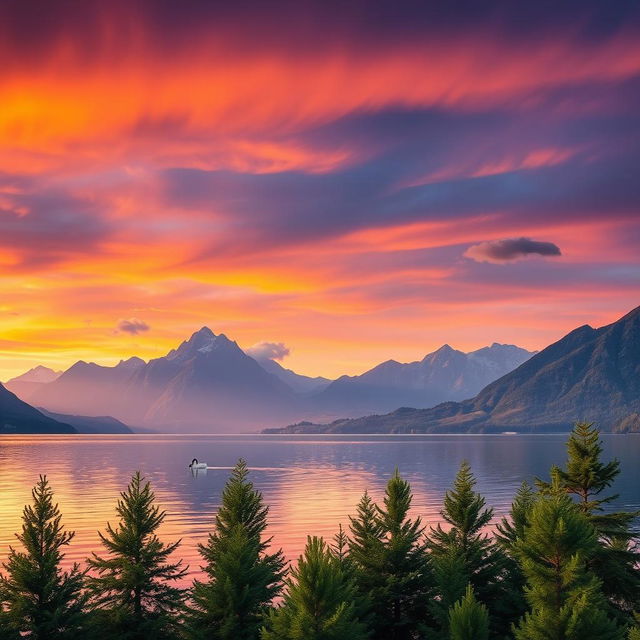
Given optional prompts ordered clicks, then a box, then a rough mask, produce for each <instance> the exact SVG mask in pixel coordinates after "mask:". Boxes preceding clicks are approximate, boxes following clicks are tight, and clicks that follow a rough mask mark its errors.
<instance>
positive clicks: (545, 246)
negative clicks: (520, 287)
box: [464, 238, 562, 262]
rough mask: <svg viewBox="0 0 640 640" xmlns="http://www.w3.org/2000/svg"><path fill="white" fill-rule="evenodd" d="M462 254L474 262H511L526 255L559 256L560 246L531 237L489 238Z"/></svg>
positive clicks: (560, 253)
mask: <svg viewBox="0 0 640 640" xmlns="http://www.w3.org/2000/svg"><path fill="white" fill-rule="evenodd" d="M464 255H465V256H466V257H467V258H471V259H472V260H475V261H476V262H511V261H513V260H520V259H521V258H526V257H528V256H536V255H537V256H560V255H562V252H561V251H560V247H558V245H556V244H554V243H553V242H541V241H539V240H532V239H531V238H506V239H504V240H490V241H489V242H481V243H480V244H474V245H473V246H471V247H469V248H468V249H467V250H466V251H465V253H464Z"/></svg>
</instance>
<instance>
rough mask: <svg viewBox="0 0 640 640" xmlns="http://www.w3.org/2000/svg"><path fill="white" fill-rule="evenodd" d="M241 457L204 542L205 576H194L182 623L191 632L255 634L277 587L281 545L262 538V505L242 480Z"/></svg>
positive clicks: (240, 639) (242, 637)
mask: <svg viewBox="0 0 640 640" xmlns="http://www.w3.org/2000/svg"><path fill="white" fill-rule="evenodd" d="M247 476H248V470H247V465H246V463H245V462H244V460H240V461H238V464H237V465H236V467H235V468H234V470H233V471H232V473H231V478H230V479H229V481H228V482H227V484H226V486H225V488H224V491H223V493H222V506H221V507H220V509H219V511H218V513H217V515H216V519H215V522H216V528H215V531H214V532H213V533H211V534H210V535H209V540H208V542H207V544H206V545H200V554H201V555H202V557H203V559H204V560H205V566H204V567H203V570H204V572H205V573H206V575H207V580H206V582H201V581H197V580H196V581H195V583H194V587H193V592H192V607H191V609H190V611H189V614H188V616H187V626H188V628H189V629H190V633H191V636H192V637H195V638H211V639H216V640H254V639H257V638H258V635H259V632H260V627H261V625H262V619H263V616H264V612H265V610H266V608H267V606H268V605H269V604H270V603H271V601H272V599H273V598H274V597H276V596H277V595H278V594H279V593H280V591H281V589H282V579H283V576H284V565H285V562H284V559H283V555H282V551H278V552H276V553H271V554H270V553H267V547H268V546H269V544H270V542H271V538H268V539H263V534H264V531H265V529H266V527H267V515H268V512H269V510H268V507H265V506H264V504H263V500H262V495H261V494H260V493H259V492H258V491H256V490H255V489H254V487H253V484H252V483H251V482H249V481H248V480H247Z"/></svg>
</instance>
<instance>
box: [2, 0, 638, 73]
mask: <svg viewBox="0 0 640 640" xmlns="http://www.w3.org/2000/svg"><path fill="white" fill-rule="evenodd" d="M0 6H1V9H0V25H3V27H4V28H3V29H2V31H1V32H0V35H1V36H2V39H3V40H4V41H6V42H7V43H9V44H10V45H11V48H12V49H13V50H15V51H19V52H20V53H21V55H20V56H18V57H19V58H21V59H22V58H24V59H25V61H26V62H28V61H30V60H33V59H37V58H40V57H43V56H46V54H47V52H48V51H49V50H50V49H51V48H52V47H53V46H55V45H56V44H57V43H60V42H66V43H72V46H73V47H74V48H75V49H76V50H77V51H78V52H79V53H81V54H82V55H83V56H84V57H85V58H86V59H91V58H92V57H95V58H98V57H99V55H100V50H101V47H102V46H105V44H107V45H110V46H111V47H113V48H120V49H122V50H123V51H124V52H126V50H127V49H128V48H132V47H134V46H135V45H136V44H137V41H138V39H139V38H136V36H140V31H142V32H143V33H144V39H145V41H146V42H147V43H150V44H151V45H152V46H154V47H155V48H157V49H158V50H162V49H164V51H165V52H166V55H169V56H170V55H171V53H170V52H172V51H173V50H174V49H175V48H176V47H180V46H188V45H189V43H190V42H192V41H193V39H194V37H199V36H202V35H204V36H208V37H209V38H210V39H212V40H225V41H227V42H229V43H234V41H235V44H236V47H237V48H238V49H245V50H246V49H247V48H253V49H258V48H269V49H270V50H274V49H275V50H281V49H287V48H292V47H293V48H295V49H296V50H297V51H300V50H303V51H304V50H307V51H309V50H317V49H318V48H319V47H322V46H327V45H331V44H332V43H336V42H339V43H347V44H349V45H350V46H362V45H365V46H369V47H373V46H376V47H380V46H392V45H394V44H396V45H397V44H398V43H402V44H406V43H407V42H411V41H413V42H424V41H425V40H429V39H442V40H446V39H447V38H448V37H455V36H459V35H460V34H465V33H469V32H478V31H483V32H485V33H490V34H492V35H493V37H494V39H496V40H501V41H507V42H508V41H512V42H518V43H519V44H522V43H523V42H526V41H531V40H537V41H539V40H540V39H541V38H544V37H545V36H552V35H556V34H557V33H562V34H568V35H567V37H569V35H570V36H571V37H573V38H575V39H577V40H579V41H583V42H586V43H593V42H597V41H599V40H602V39H604V38H607V37H610V36H611V35H612V34H615V33H616V32H619V31H620V30H621V29H623V28H624V29H627V30H630V29H634V28H635V29H636V30H637V25H638V24H639V23H640V20H638V17H639V14H640V8H639V6H638V3H637V2H631V1H629V2H627V1H625V0H620V1H619V2H609V3H605V2H601V1H599V0H565V2H563V3H549V2H535V3H522V2H513V1H512V0H492V1H491V2H489V3H478V2H476V1H474V0H457V1H455V2H450V3H437V2H432V3H429V2H424V0H402V1H401V2H398V1H397V0H377V1H376V2H375V3H371V2H363V1H362V0H349V1H346V2H338V1H337V0H333V1H328V0H311V1H308V2H291V1H290V0H273V1H272V2H269V3H264V2H257V1H256V0H237V1H236V2H233V3H223V2H211V1H210V0H192V1H190V2H188V3H176V2H175V1H173V0H137V1H136V2H131V1H130V0H112V1H111V2H109V3H104V2H100V0H85V1H84V2H77V1H76V0H58V1H57V2H55V3H53V2H45V1H38V0H5V1H4V2H3V3H1V4H0ZM106 25H110V26H112V27H113V28H110V29H109V28H105V27H106ZM115 27H117V29H115Z"/></svg>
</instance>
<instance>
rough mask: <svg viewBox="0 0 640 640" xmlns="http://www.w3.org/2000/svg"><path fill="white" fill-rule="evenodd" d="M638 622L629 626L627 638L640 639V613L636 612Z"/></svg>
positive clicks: (628, 639) (635, 617)
mask: <svg viewBox="0 0 640 640" xmlns="http://www.w3.org/2000/svg"><path fill="white" fill-rule="evenodd" d="M634 619H635V622H636V624H634V625H633V626H632V627H630V628H629V635H628V636H627V640H640V615H639V614H637V613H636V614H634Z"/></svg>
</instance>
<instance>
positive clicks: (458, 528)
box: [428, 462, 505, 623]
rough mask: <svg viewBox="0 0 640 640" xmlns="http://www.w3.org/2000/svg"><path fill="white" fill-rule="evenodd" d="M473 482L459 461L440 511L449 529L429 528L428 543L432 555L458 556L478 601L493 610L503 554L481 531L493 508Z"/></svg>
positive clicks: (499, 597)
mask: <svg viewBox="0 0 640 640" xmlns="http://www.w3.org/2000/svg"><path fill="white" fill-rule="evenodd" d="M475 484H476V481H475V478H474V477H473V475H472V473H471V469H470V467H469V464H468V463H467V462H463V463H462V464H461V465H460V470H459V471H458V474H457V475H456V479H455V481H454V486H453V489H452V490H449V491H447V493H446V495H445V498H444V509H443V510H442V511H441V515H442V517H443V519H444V520H445V522H447V523H448V524H449V525H450V529H449V530H448V531H445V530H444V529H443V528H442V526H441V525H438V526H437V527H436V528H435V529H431V534H430V536H429V539H428V546H429V549H430V551H431V553H432V554H433V556H434V558H443V557H450V558H451V557H458V558H459V562H461V565H462V567H464V574H463V575H464V576H465V578H466V581H467V582H469V583H470V584H471V587H472V589H473V591H474V593H475V594H476V596H477V598H478V600H480V602H482V603H483V604H485V605H487V606H488V607H490V611H491V612H492V613H495V612H496V610H497V608H498V607H499V606H500V605H501V604H502V603H503V601H504V593H503V589H502V585H503V574H504V567H505V557H504V554H503V552H502V550H501V549H500V548H499V546H498V545H497V544H496V543H495V542H493V541H492V540H491V539H490V538H489V536H488V534H486V533H483V530H484V529H485V527H486V526H487V525H488V524H489V522H490V521H491V518H492V517H493V510H492V509H489V508H485V500H484V498H483V497H482V496H481V495H480V494H478V493H476V492H475V491H474V486H475ZM499 622H500V620H498V619H496V623H499Z"/></svg>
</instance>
